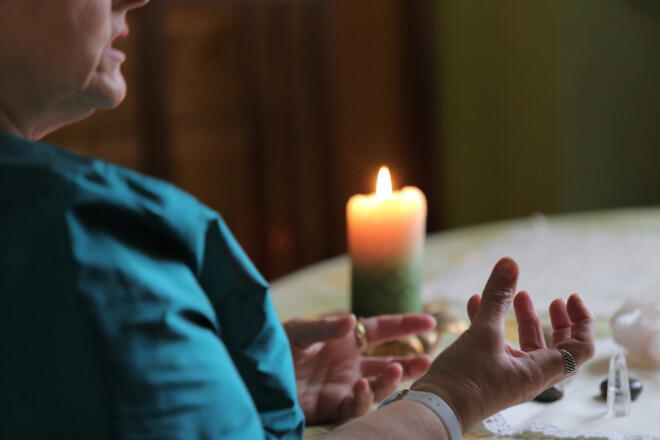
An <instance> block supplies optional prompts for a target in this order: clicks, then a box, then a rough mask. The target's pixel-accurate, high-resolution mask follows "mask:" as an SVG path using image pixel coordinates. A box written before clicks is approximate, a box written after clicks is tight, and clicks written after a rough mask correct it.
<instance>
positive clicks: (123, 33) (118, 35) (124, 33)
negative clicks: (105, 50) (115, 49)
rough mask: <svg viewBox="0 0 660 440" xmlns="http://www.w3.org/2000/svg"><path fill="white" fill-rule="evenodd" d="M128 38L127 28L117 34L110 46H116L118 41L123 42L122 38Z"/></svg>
mask: <svg viewBox="0 0 660 440" xmlns="http://www.w3.org/2000/svg"><path fill="white" fill-rule="evenodd" d="M126 37H128V28H126V29H124V30H122V31H121V32H119V33H118V34H117V36H116V37H115V39H114V40H112V44H117V43H118V42H119V41H121V40H123V39H124V38H126Z"/></svg>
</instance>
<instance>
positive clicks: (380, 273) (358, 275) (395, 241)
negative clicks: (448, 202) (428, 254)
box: [346, 167, 426, 316]
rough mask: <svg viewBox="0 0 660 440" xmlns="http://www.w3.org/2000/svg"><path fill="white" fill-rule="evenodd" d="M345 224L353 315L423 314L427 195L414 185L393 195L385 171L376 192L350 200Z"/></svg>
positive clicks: (383, 170)
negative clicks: (422, 283) (422, 290)
mask: <svg viewBox="0 0 660 440" xmlns="http://www.w3.org/2000/svg"><path fill="white" fill-rule="evenodd" d="M346 220H347V223H348V250H349V254H350V257H351V263H352V274H351V275H352V279H351V310H352V311H353V313H355V314H356V315H357V316H374V315H380V314H390V313H408V312H421V311H422V300H421V281H422V266H423V253H424V236H425V232H426V197H424V193H422V192H421V191H420V190H419V189H418V188H415V187H412V186H407V187H405V188H403V189H402V190H401V191H394V192H393V191H392V182H391V180H390V173H389V171H388V169H387V168H385V167H383V168H381V169H380V172H379V173H378V182H377V184H376V193H375V194H370V195H366V196H365V195H361V194H358V195H355V196H353V197H351V198H350V200H349V201H348V205H347V206H346Z"/></svg>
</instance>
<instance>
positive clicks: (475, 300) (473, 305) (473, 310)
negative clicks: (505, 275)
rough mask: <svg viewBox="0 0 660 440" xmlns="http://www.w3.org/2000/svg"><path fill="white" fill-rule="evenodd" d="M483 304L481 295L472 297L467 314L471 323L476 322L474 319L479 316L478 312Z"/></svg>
mask: <svg viewBox="0 0 660 440" xmlns="http://www.w3.org/2000/svg"><path fill="white" fill-rule="evenodd" d="M480 303H481V295H472V296H471V297H470V299H469V300H468V303H467V313H468V317H469V318H470V322H474V318H476V316H477V311H478V310H479V304H480Z"/></svg>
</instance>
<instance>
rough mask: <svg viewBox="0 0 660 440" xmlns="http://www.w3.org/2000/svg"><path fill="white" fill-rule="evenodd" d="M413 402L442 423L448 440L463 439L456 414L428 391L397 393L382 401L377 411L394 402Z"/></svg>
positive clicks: (438, 397) (403, 391) (407, 390)
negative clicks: (431, 413)
mask: <svg viewBox="0 0 660 440" xmlns="http://www.w3.org/2000/svg"><path fill="white" fill-rule="evenodd" d="M407 400H408V401H413V402H416V403H417V404H421V405H423V406H425V407H427V408H428V409H430V410H431V411H432V412H433V414H434V415H435V416H436V417H437V418H438V419H439V421H441V422H442V424H443V425H444V428H445V430H446V434H447V438H448V439H449V440H461V439H462V438H463V434H462V430H461V425H460V422H459V421H458V419H457V418H456V414H455V413H454V411H453V410H452V408H451V407H449V405H447V403H446V402H445V401H444V400H443V399H442V398H440V396H438V395H437V394H435V393H431V392H428V391H414V390H409V389H406V390H402V391H398V392H396V393H394V394H392V395H391V396H389V397H388V398H387V399H385V400H384V401H383V403H381V404H380V406H379V407H378V408H379V409H380V408H382V407H384V406H386V405H389V404H390V403H394V402H401V401H407Z"/></svg>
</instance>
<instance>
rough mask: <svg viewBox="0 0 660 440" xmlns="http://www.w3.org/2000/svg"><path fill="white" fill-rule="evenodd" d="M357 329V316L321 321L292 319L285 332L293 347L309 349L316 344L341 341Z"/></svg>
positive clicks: (334, 317)
mask: <svg viewBox="0 0 660 440" xmlns="http://www.w3.org/2000/svg"><path fill="white" fill-rule="evenodd" d="M354 327H355V315H342V316H331V317H327V318H321V319H302V318H297V319H292V320H291V321H288V322H286V323H284V330H285V331H286V334H287V336H288V338H289V341H290V342H291V344H292V345H295V346H298V347H302V348H304V347H307V346H309V345H312V344H314V343H316V342H323V341H329V340H332V339H339V338H343V337H344V336H346V334H347V333H348V332H350V331H351V330H353V328H354Z"/></svg>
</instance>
